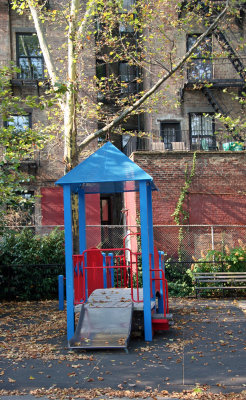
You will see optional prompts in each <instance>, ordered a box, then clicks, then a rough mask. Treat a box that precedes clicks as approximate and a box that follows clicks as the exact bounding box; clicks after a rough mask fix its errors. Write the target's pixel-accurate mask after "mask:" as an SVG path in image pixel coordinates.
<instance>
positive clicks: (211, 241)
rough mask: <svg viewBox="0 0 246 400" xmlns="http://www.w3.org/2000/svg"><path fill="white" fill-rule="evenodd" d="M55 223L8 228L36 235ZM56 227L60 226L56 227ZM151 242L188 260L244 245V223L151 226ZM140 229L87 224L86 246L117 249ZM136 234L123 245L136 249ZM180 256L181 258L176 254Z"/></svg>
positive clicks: (175, 255) (167, 254) (168, 256)
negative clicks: (130, 234) (129, 234)
mask: <svg viewBox="0 0 246 400" xmlns="http://www.w3.org/2000/svg"><path fill="white" fill-rule="evenodd" d="M54 228H56V227H55V226H35V227H34V226H29V227H28V226H26V227H16V228H15V227H12V229H15V230H16V231H20V230H22V229H32V230H33V232H35V233H37V234H41V235H42V234H47V233H50V232H51V231H52V230H53V229H54ZM58 229H63V226H59V227H58ZM153 230H154V243H155V246H156V247H157V249H158V250H163V251H164V252H165V254H166V258H168V259H169V258H171V259H172V260H178V259H180V258H181V260H182V261H184V262H189V261H190V262H192V261H193V259H194V258H196V259H199V258H201V257H203V256H204V255H205V254H206V252H207V251H208V250H220V251H221V250H223V249H224V248H225V246H228V247H229V248H234V247H238V246H241V245H243V244H244V245H245V246H246V225H180V226H177V225H155V226H154V227H153ZM139 231H140V227H139V226H124V225H88V226H87V227H86V237H87V248H90V247H97V248H109V249H110V248H121V247H123V240H124V237H125V236H126V235H127V234H128V233H136V232H139ZM136 246H137V240H136V237H134V236H131V238H129V239H128V240H127V241H126V247H128V248H129V247H130V248H131V249H132V250H133V251H135V250H137V248H136ZM180 256H181V257H180Z"/></svg>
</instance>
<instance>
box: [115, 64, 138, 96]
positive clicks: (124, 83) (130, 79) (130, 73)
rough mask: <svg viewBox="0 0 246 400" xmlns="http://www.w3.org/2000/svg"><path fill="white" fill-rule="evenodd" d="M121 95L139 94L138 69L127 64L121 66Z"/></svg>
mask: <svg viewBox="0 0 246 400" xmlns="http://www.w3.org/2000/svg"><path fill="white" fill-rule="evenodd" d="M119 75H120V82H121V93H137V82H136V77H137V68H136V66H135V65H130V64H128V63H127V62H122V63H120V64H119Z"/></svg>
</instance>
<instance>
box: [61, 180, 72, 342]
mask: <svg viewBox="0 0 246 400" xmlns="http://www.w3.org/2000/svg"><path fill="white" fill-rule="evenodd" d="M63 196H64V233H65V263H66V296H67V338H68V340H70V339H71V338H72V337H73V335H74V308H73V302H74V294H73V235H72V199H71V188H70V185H64V186H63Z"/></svg>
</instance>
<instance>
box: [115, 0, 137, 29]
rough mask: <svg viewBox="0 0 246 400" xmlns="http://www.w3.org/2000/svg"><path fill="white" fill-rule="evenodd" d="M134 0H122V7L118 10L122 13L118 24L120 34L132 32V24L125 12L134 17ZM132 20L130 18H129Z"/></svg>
mask: <svg viewBox="0 0 246 400" xmlns="http://www.w3.org/2000/svg"><path fill="white" fill-rule="evenodd" d="M135 4H136V1H135V0H123V4H122V9H121V10H120V13H121V14H125V16H124V15H122V21H121V22H120V24H119V32H120V33H121V34H124V33H134V25H133V24H132V23H129V17H128V16H127V15H126V14H131V17H133V18H134V9H135ZM131 20H132V18H131Z"/></svg>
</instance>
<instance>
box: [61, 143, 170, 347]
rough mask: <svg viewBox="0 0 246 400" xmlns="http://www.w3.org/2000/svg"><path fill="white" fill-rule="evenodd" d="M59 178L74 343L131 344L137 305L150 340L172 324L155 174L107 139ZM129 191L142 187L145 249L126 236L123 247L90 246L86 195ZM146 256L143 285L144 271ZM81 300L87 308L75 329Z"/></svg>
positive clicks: (69, 333)
mask: <svg viewBox="0 0 246 400" xmlns="http://www.w3.org/2000/svg"><path fill="white" fill-rule="evenodd" d="M56 183H57V184H59V185H61V186H62V187H63V193H64V227H65V260H66V297H67V338H68V344H69V347H80V348H88V347H91V348H101V347H126V346H127V342H128V338H129V334H130V327H131V318H132V311H133V308H135V307H136V306H137V305H138V307H140V308H141V309H142V310H143V314H144V335H145V340H147V341H151V340H152V334H153V331H155V330H165V329H168V327H169V317H170V315H169V310H168V288H167V281H166V279H165V270H164V261H163V252H159V253H158V252H157V250H155V249H154V239H153V222H152V191H153V190H157V189H156V187H155V185H154V183H153V179H152V177H151V176H150V175H148V174H147V173H146V172H145V171H143V170H142V169H141V168H140V167H138V166H137V165H136V164H135V163H134V162H132V161H131V160H130V159H129V158H128V157H126V156H125V155H124V154H123V153H122V152H120V151H119V150H118V149H117V148H116V147H115V146H113V145H112V144H111V143H110V142H107V143H106V144H105V145H104V146H102V147H101V148H100V149H99V150H97V151H96V152H95V153H93V154H92V155H91V156H90V157H89V158H87V159H86V160H85V161H83V162H82V163H81V164H79V165H78V166H77V167H76V168H74V169H73V170H72V171H70V172H69V173H68V174H66V175H65V176H64V177H62V178H61V179H59V180H58V181H57V182H56ZM129 191H138V192H139V200H140V228H141V231H140V233H139V234H140V239H141V240H140V241H141V249H139V251H138V252H133V251H132V250H131V249H130V248H129V247H126V237H125V239H124V241H123V246H122V248H118V249H87V247H86V221H85V219H86V218H85V195H86V194H87V193H90V194H91V193H120V192H129ZM72 194H76V195H77V196H78V204H79V206H78V208H79V246H80V254H76V255H74V254H73V237H72V207H71V205H72ZM140 256H141V267H142V277H141V278H142V287H140V285H139V275H138V271H139V264H138V259H139V257H140ZM156 295H158V305H157V300H156ZM78 305H79V306H80V308H81V313H80V318H79V323H78V325H77V328H76V331H75V332H74V324H75V319H74V313H75V307H76V306H78ZM138 309H139V308H138ZM113 315H114V317H112V316H113ZM123 332H124V335H123V336H122V334H123ZM110 338H111V339H112V340H111V339H110Z"/></svg>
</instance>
